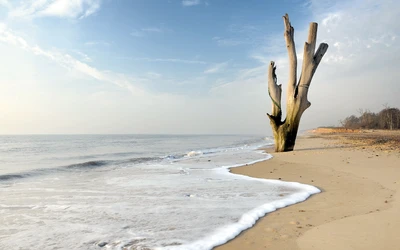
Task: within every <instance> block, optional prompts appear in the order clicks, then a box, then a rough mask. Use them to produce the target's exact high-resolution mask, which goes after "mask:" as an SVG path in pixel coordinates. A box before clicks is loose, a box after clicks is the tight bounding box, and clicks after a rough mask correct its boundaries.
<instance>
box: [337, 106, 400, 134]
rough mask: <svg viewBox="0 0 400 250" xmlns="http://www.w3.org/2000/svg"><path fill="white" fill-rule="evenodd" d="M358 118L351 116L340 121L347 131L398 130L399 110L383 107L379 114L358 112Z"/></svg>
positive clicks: (364, 111) (399, 124) (399, 123)
mask: <svg viewBox="0 0 400 250" xmlns="http://www.w3.org/2000/svg"><path fill="white" fill-rule="evenodd" d="M358 113H359V114H360V115H359V116H355V115H351V116H349V117H346V118H345V119H344V120H341V121H340V123H341V124H342V126H343V127H345V128H348V129H390V130H393V129H400V110H399V109H398V108H391V107H388V106H385V108H384V109H382V110H381V111H380V112H379V113H373V112H370V111H369V110H363V109H360V110H358Z"/></svg>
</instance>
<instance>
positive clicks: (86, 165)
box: [64, 161, 109, 169]
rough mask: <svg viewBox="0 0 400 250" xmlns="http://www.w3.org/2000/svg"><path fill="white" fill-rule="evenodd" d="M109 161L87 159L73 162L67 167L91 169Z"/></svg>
mask: <svg viewBox="0 0 400 250" xmlns="http://www.w3.org/2000/svg"><path fill="white" fill-rule="evenodd" d="M108 163H109V161H87V162H83V163H78V164H71V165H68V166H65V167H64V168H66V169H91V168H98V167H101V166H104V165H107V164H108Z"/></svg>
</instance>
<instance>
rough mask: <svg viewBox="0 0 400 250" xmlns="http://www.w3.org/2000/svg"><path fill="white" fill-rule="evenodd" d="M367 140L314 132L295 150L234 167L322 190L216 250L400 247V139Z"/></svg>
mask: <svg viewBox="0 0 400 250" xmlns="http://www.w3.org/2000/svg"><path fill="white" fill-rule="evenodd" d="M323 132H326V131H323ZM383 133H386V132H383ZM375 134H376V133H375ZM394 134H395V135H396V136H398V135H399V133H398V132H395V133H394ZM360 135H362V134H359V133H357V134H356V133H355V134H339V135H338V134H336V133H333V134H329V133H313V134H311V135H309V136H303V137H302V138H299V139H298V141H297V143H296V148H295V151H293V152H287V153H271V154H272V155H273V158H272V159H270V160H267V161H264V162H260V163H256V164H253V165H249V166H244V167H239V168H234V169H232V172H234V173H239V174H244V175H249V176H253V177H259V178H269V179H281V180H284V181H294V182H301V183H305V184H310V185H314V186H316V187H318V188H319V189H321V190H322V193H320V194H316V195H314V196H312V197H311V198H309V199H308V200H306V201H305V202H302V203H299V204H296V205H293V206H290V207H286V208H283V209H279V210H277V211H275V212H273V213H270V214H268V215H267V216H265V217H264V218H262V219H260V220H259V221H258V222H257V224H256V225H255V226H254V227H252V228H251V229H249V230H247V231H245V232H243V233H242V234H241V235H239V236H238V237H236V238H235V239H234V240H232V241H230V242H228V243H227V244H225V245H222V246H220V247H217V248H215V249H218V250H224V249H230V250H235V249H238V250H243V249H273V250H275V249H278V250H284V249H302V250H303V249H304V250H306V249H307V250H308V249H318V250H319V249H324V250H330V249H332V250H337V249H340V250H353V249H360V250H361V249H363V250H365V249H371V250H377V249H386V250H390V249H393V250H395V249H396V250H398V249H400V234H399V232H400V216H399V211H400V192H398V191H399V189H400V151H399V149H398V144H397V141H396V140H395V141H394V143H393V141H392V143H386V142H387V139H385V138H384V137H382V138H383V139H382V138H380V137H379V138H380V139H376V138H375V139H374V137H371V138H369V137H368V135H374V132H370V133H369V134H366V136H364V135H362V136H361V137H360ZM365 137H366V138H365ZM360 138H361V139H360ZM396 138H397V137H396ZM399 138H400V137H399ZM397 139H398V138H397ZM382 142H385V143H382ZM396 146H397V147H396Z"/></svg>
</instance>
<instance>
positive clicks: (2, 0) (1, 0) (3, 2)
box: [0, 0, 11, 8]
mask: <svg viewBox="0 0 400 250" xmlns="http://www.w3.org/2000/svg"><path fill="white" fill-rule="evenodd" d="M1 5H2V6H4V7H6V8H11V3H10V2H9V1H8V0H0V6H1Z"/></svg>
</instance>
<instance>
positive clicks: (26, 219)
mask: <svg viewBox="0 0 400 250" xmlns="http://www.w3.org/2000/svg"><path fill="white" fill-rule="evenodd" d="M270 145H272V140H271V139H270V138H263V137H261V136H238V135H229V136H228V135H224V136H216V135H210V136H206V135H201V136H173V135H171V136H169V135H31V136H25V135H24V136H22V135H21V136H0V249H30V250H33V249H38V250H39V249H40V250H46V249H137V250H139V249H159V250H164V249H171V250H172V249H182V250H183V249H184V250H186V249H187V250H190V249H193V250H206V249H212V248H213V247H215V246H217V245H220V244H223V243H225V242H227V241H228V240H230V239H232V238H234V237H235V236H237V235H238V234H239V233H240V232H241V231H243V230H245V229H247V228H249V227H251V226H252V225H254V223H255V222H256V220H257V219H258V218H260V217H262V216H264V215H265V214H266V213H268V212H271V211H274V210H276V209H277V208H281V207H284V206H287V205H290V204H294V203H297V202H300V201H304V200H305V199H307V198H308V197H309V196H310V195H311V194H314V193H318V192H319V190H318V189H317V188H315V187H313V186H309V185H304V184H300V183H292V182H283V181H278V180H264V179H257V178H251V177H247V176H242V175H236V174H232V173H230V172H229V168H230V167H236V166H241V165H245V164H249V163H253V162H257V161H262V160H267V159H269V158H270V157H271V156H270V155H268V154H265V153H262V151H261V150H260V147H266V146H270Z"/></svg>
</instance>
